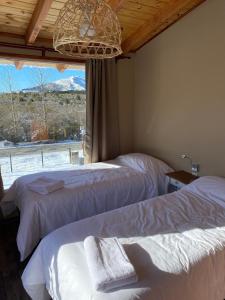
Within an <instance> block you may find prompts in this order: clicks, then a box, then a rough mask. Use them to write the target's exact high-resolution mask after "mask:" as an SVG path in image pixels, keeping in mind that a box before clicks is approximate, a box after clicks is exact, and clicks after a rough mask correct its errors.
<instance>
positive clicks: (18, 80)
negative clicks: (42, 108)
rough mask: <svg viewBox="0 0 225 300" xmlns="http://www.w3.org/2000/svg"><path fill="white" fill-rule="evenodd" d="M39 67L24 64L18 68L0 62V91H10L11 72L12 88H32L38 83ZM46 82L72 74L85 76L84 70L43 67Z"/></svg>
mask: <svg viewBox="0 0 225 300" xmlns="http://www.w3.org/2000/svg"><path fill="white" fill-rule="evenodd" d="M38 69H40V68H38V67H31V66H24V67H23V68H22V69H21V70H17V69H16V68H15V67H14V66H13V65H3V64H0V93H4V92H7V91H8V84H7V77H8V74H10V77H11V78H12V89H13V90H14V91H18V90H21V89H24V88H30V87H33V86H35V85H38V84H37V79H36V78H37V76H38V75H37V74H38ZM41 69H42V72H43V76H44V78H45V82H46V83H47V82H53V81H55V80H58V79H63V78H68V77H70V76H79V77H82V78H85V71H83V70H65V71H64V72H63V73H60V72H59V71H58V70H57V69H56V68H41Z"/></svg>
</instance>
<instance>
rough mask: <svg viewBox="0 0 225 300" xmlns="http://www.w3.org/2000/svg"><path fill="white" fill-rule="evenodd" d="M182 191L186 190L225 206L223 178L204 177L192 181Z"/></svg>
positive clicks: (224, 182)
mask: <svg viewBox="0 0 225 300" xmlns="http://www.w3.org/2000/svg"><path fill="white" fill-rule="evenodd" d="M182 190H187V191H190V192H192V193H195V194H197V195H198V196H200V197H203V198H207V199H210V200H213V201H216V202H218V203H219V202H220V204H221V202H223V204H225V178H223V177H217V176H204V177H200V178H199V179H197V180H195V181H193V182H192V183H190V184H188V185H187V186H185V187H183V189H182Z"/></svg>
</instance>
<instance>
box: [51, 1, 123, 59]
mask: <svg viewBox="0 0 225 300" xmlns="http://www.w3.org/2000/svg"><path fill="white" fill-rule="evenodd" d="M53 46H54V48H55V50H57V51H58V52H60V53H62V54H66V55H69V56H73V57H78V58H96V59H97V58H102V59H103V58H112V57H115V56H118V55H119V54H121V53H122V50H121V28H120V23H119V20H118V18H117V15H116V13H115V12H114V11H113V10H112V8H111V7H110V6H109V5H108V4H107V3H106V2H105V1H104V0H68V1H67V2H66V4H65V5H64V7H63V8H62V10H61V11H60V13H59V16H58V19H57V21H56V24H55V31H54V35H53Z"/></svg>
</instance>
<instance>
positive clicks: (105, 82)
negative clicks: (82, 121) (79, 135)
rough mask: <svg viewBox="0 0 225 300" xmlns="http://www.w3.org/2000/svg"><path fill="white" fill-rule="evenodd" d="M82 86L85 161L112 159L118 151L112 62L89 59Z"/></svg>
mask: <svg viewBox="0 0 225 300" xmlns="http://www.w3.org/2000/svg"><path fill="white" fill-rule="evenodd" d="M86 84H87V107H86V139H85V155H86V157H87V159H86V161H87V162H98V161H105V160H108V159H113V158H115V157H116V156H118V155H119V150H120V147H119V116H118V97H117V77H116V62H115V59H107V60H89V61H88V62H87V63H86Z"/></svg>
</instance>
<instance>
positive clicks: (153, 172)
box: [1, 154, 171, 260]
mask: <svg viewBox="0 0 225 300" xmlns="http://www.w3.org/2000/svg"><path fill="white" fill-rule="evenodd" d="M170 170H171V168H170V167H169V166H168V165H167V164H165V163H164V162H162V161H160V160H158V159H155V158H153V157H151V156H148V155H144V154H127V155H122V156H119V157H118V158H117V159H115V160H112V161H108V162H105V163H96V164H89V165H86V166H84V167H81V168H79V169H74V170H72V171H70V170H69V171H68V170H66V171H54V172H45V173H38V174H33V175H27V176H23V177H21V178H19V179H18V180H16V181H15V183H14V184H13V185H12V186H11V188H10V189H9V191H8V192H7V194H6V196H5V197H4V198H3V201H2V203H1V207H2V208H3V212H4V207H5V210H7V207H10V208H11V204H13V206H14V205H15V206H17V207H18V208H19V210H20V226H19V230H18V234H17V245H18V249H19V251H20V258H21V260H24V259H25V258H26V257H27V256H28V255H29V254H31V253H32V251H33V249H34V248H35V247H36V246H37V244H38V242H39V241H40V239H41V238H43V237H44V236H46V235H47V234H48V233H50V232H52V231H53V230H55V229H57V228H59V227H61V226H63V225H66V224H69V223H71V222H74V221H77V220H80V219H83V218H87V217H90V216H93V215H96V214H99V213H102V212H105V211H109V210H113V209H116V208H119V207H122V206H126V205H129V204H132V203H135V202H137V201H142V200H145V199H147V198H150V197H154V196H156V195H158V194H160V193H165V187H166V176H165V173H166V172H168V171H170ZM43 175H44V176H45V177H48V178H51V179H63V180H64V182H65V185H64V188H63V189H61V190H58V191H55V192H53V193H50V194H48V195H40V194H37V193H35V192H32V191H30V190H29V189H28V187H27V185H28V184H29V183H30V182H32V181H34V180H35V179H37V178H39V177H41V176H43Z"/></svg>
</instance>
